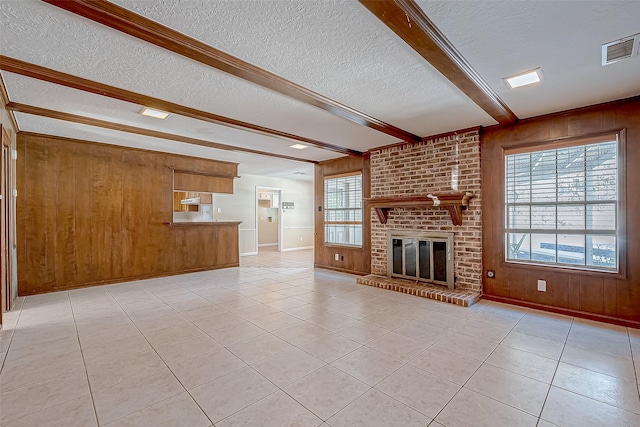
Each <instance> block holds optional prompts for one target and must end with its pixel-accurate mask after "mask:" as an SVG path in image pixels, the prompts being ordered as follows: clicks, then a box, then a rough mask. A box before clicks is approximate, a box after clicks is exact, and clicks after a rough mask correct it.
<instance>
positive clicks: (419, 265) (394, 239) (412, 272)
mask: <svg viewBox="0 0 640 427" xmlns="http://www.w3.org/2000/svg"><path fill="white" fill-rule="evenodd" d="M387 254H388V255H387V258H388V260H387V267H388V276H389V277H400V278H403V279H409V280H419V281H423V282H428V283H435V284H438V285H445V286H447V287H448V288H449V289H453V288H454V287H455V278H454V270H453V233H444V232H429V233H418V234H417V233H413V232H404V231H392V232H390V233H389V246H388V251H387Z"/></svg>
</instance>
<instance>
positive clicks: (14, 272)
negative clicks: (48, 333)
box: [0, 80, 18, 299]
mask: <svg viewBox="0 0 640 427" xmlns="http://www.w3.org/2000/svg"><path fill="white" fill-rule="evenodd" d="M0 84H4V83H3V82H2V81H1V80H0ZM2 98H4V97H2ZM0 123H1V124H2V127H3V128H4V129H6V130H7V131H8V134H9V139H10V140H11V150H15V149H16V129H15V127H14V125H13V122H12V121H11V119H10V118H9V113H8V112H7V110H6V109H5V104H4V99H3V100H2V101H1V102H0ZM0 138H2V136H1V135H0ZM0 143H1V139H0ZM9 173H10V175H11V176H10V179H9V186H10V189H11V190H10V193H13V191H14V190H15V188H16V161H15V160H11V170H10V172H9ZM8 200H9V204H10V206H9V209H10V211H11V212H10V218H9V220H10V223H9V246H10V248H9V252H10V253H9V256H10V259H9V262H10V263H11V283H12V289H11V292H12V293H13V295H12V297H13V298H14V299H15V298H17V297H18V255H17V251H16V241H17V239H16V222H15V218H16V198H15V197H13V196H12V195H10V196H9V197H8Z"/></svg>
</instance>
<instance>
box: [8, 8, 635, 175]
mask: <svg viewBox="0 0 640 427" xmlns="http://www.w3.org/2000/svg"><path fill="white" fill-rule="evenodd" d="M416 1H417V3H418V4H419V6H420V7H421V8H422V9H423V10H424V11H425V13H426V14H427V16H428V17H429V18H430V19H431V20H432V21H433V22H434V23H435V24H436V25H437V26H438V28H439V29H440V31H441V32H442V33H444V34H445V36H446V37H447V38H448V39H449V40H450V41H451V42H452V44H453V45H454V46H455V47H456V48H457V49H458V50H459V51H460V53H461V54H462V55H463V56H464V57H465V58H466V59H467V61H468V62H469V63H470V64H471V65H472V66H473V67H474V68H475V69H476V70H477V71H478V73H479V74H480V75H481V76H482V77H483V78H484V79H485V80H486V82H487V83H488V84H489V85H490V86H491V87H492V88H493V90H494V91H496V92H497V93H498V95H499V96H500V97H501V98H502V99H503V101H505V103H506V104H507V105H508V106H509V107H510V108H511V109H512V110H513V111H514V112H515V114H516V115H518V116H519V117H520V118H526V117H531V116H535V115H540V114H546V113H551V112H555V111H559V110H564V109H569V108H576V107H581V106H585V105H591V104H596V103H600V102H606V101H610V100H614V99H620V98H625V97H630V96H636V95H640V78H638V77H637V76H638V75H640V57H634V58H631V59H629V60H625V61H621V62H619V63H617V64H613V65H609V66H606V67H601V66H600V46H601V45H602V44H603V43H606V42H610V41H613V40H616V39H618V38H621V37H624V36H628V35H631V34H634V33H638V32H640V24H638V20H637V18H638V16H640V1H634V0H629V1H624V2H614V1H579V2H575V1H536V2H522V1H503V2H496V1H431V0H429V1H427V0H416ZM112 2H113V3H116V4H118V5H120V6H122V7H125V8H127V9H129V10H131V11H133V12H136V13H138V14H141V15H143V16H145V17H147V18H149V19H152V20H154V21H157V22H159V23H161V24H163V25H166V26H169V27H171V28H173V29H175V30H177V31H180V32H182V33H184V34H186V35H188V36H190V37H193V38H196V39H198V40H200V41H202V42H204V43H207V44H209V45H211V46H213V47H215V48H217V49H220V50H222V51H225V52H227V53H229V54H231V55H234V56H236V57H238V58H240V59H242V60H244V61H247V62H249V63H251V64H254V65H256V66H259V67H262V68H264V69H266V70H268V71H270V72H272V73H275V74H277V75H280V76H282V77H284V78H286V79H289V80H291V81H293V82H294V83H297V84H299V85H301V86H304V87H307V88H309V89H311V90H313V91H315V92H318V93H320V94H322V95H324V96H327V97H329V98H332V99H334V100H336V101H338V102H341V103H343V104H346V105H347V106H349V107H352V108H355V109H358V110H360V111H362V112H364V113H366V114H368V115H371V116H373V117H376V118H378V119H380V120H383V121H385V122H387V123H390V124H392V125H395V126H397V127H400V128H402V129H404V130H406V131H409V132H412V133H414V134H417V135H420V136H427V135H433V134H438V133H443V132H448V131H454V130H458V129H463V128H467V127H471V126H480V125H482V126H487V125H492V124H495V123H496V122H495V121H494V120H493V119H492V118H491V117H490V116H489V115H488V114H487V113H485V112H484V111H483V110H481V109H480V108H479V107H478V106H477V105H475V104H474V103H473V102H472V101H471V100H469V99H468V98H467V97H465V96H464V95H463V94H462V92H460V91H459V90H458V89H457V88H456V87H455V86H454V85H453V84H452V83H451V82H449V81H448V80H446V79H445V78H444V77H443V76H442V75H440V74H439V73H438V72H436V71H435V69H434V68H433V67H432V66H431V65H430V64H429V63H428V62H427V61H426V60H424V59H423V58H422V57H420V56H419V55H418V54H417V53H416V52H414V51H413V50H412V49H411V48H410V47H409V46H408V45H407V44H406V43H405V42H404V41H402V40H401V39H400V38H399V37H398V36H396V35H395V34H394V33H393V32H392V31H391V30H390V29H388V28H387V27H386V26H385V25H384V24H383V23H382V22H380V21H379V20H378V19H377V18H376V17H375V16H374V15H373V14H371V13H370V12H369V11H368V10H366V9H365V8H364V7H363V6H362V5H361V4H359V3H358V2H357V1H355V0H346V1H337V0H293V1H279V0H275V1H249V0H230V1H220V0H165V1H152V0H145V1H142V0H112ZM0 34H1V35H2V40H1V41H0V53H1V54H2V55H5V56H8V57H12V58H15V59H20V60H24V61H27V62H30V63H33V64H37V65H41V66H45V67H48V68H52V69H54V70H58V71H62V72H65V73H69V74H72V75H75V76H78V77H83V78H87V79H91V80H94V81H97V82H99V83H103V84H108V85H112V86H116V87H120V88H123V89H126V90H130V91H133V92H137V93H140V94H144V95H148V96H152V97H155V98H160V99H163V100H166V101H170V102H175V103H178V104H182V105H186V106H189V107H192V108H196V109H200V110H203V111H207V112H211V113H215V114H220V115H223V116H227V117H231V118H233V119H237V120H242V121H246V122H250V123H254V124H256V125H260V126H265V127H269V128H273V129H277V130H279V131H284V132H289V133H292V134H297V135H300V136H303V137H307V138H312V139H316V140H320V141H324V142H327V143H330V144H335V145H340V146H343V147H347V148H350V149H354V150H358V151H366V150H368V149H371V148H374V147H379V146H381V145H387V144H391V143H394V142H398V140H397V139H396V138H394V137H391V136H389V135H386V134H383V133H380V132H377V131H374V130H372V129H369V128H367V127H364V126H360V125H358V124H356V123H353V122H350V121H347V120H344V119H341V118H338V117H336V116H334V115H332V114H330V113H329V112H326V111H323V110H320V109H318V108H315V107H312V106H309V105H307V104H304V103H302V102H299V101H296V100H293V99H291V98H288V97H286V96H284V95H281V94H278V93H276V92H273V91H270V90H268V89H265V88H262V87H260V86H257V85H255V84H252V83H249V82H247V81H244V80H242V79H240V78H237V77H234V76H231V75H228V74H225V73H222V72H220V71H217V70H215V69H213V68H211V67H208V66H205V65H203V64H200V63H198V62H195V61H192V60H190V59H186V58H184V57H182V56H179V55H177V54H175V53H172V52H170V51H167V50H164V49H162V48H159V47H156V46H154V45H151V44H149V43H146V42H144V41H141V40H138V39H136V38H134V37H131V36H128V35H126V34H123V33H120V32H117V31H115V30H111V29H109V28H107V27H105V26H102V25H100V24H97V23H94V22H92V21H90V20H88V19H85V18H82V17H79V16H76V15H74V14H72V13H69V12H66V11H63V10H62V9H59V8H57V7H54V6H51V5H48V4H46V3H43V2H40V1H37V0H0ZM536 67H542V69H543V73H544V76H545V80H544V81H543V82H541V83H539V84H536V85H533V86H530V87H524V88H520V89H516V90H508V89H507V88H506V86H505V84H504V83H503V81H502V78H503V77H507V76H509V75H512V74H515V73H519V72H522V71H526V70H529V69H532V68H536ZM2 77H3V80H4V82H5V84H6V86H7V91H8V94H9V98H10V101H12V102H17V103H24V104H29V105H33V106H37V107H42V108H48V109H53V110H57V111H61V112H67V113H73V114H78V115H83V116H87V117H91V118H98V119H101V120H107V121H112V122H115V123H120V124H128V125H132V126H137V127H143V128H147V129H151V130H156V131H162V132H167V133H172V134H176V135H182V136H188V137H192V138H198V139H203V140H208V141H212V142H218V143H224V144H229V145H234V146H238V147H248V148H253V149H256V150H262V151H269V152H273V153H277V154H283V155H287V156H297V157H303V158H306V159H309V160H314V161H321V160H327V159H332V158H336V157H340V156H341V154H339V153H336V152H333V151H327V150H321V149H317V148H307V149H305V150H301V151H299V150H294V149H292V148H290V147H289V146H290V145H291V144H293V142H292V141H288V140H282V139H278V138H272V137H268V136H263V135H257V134H255V133H250V132H246V131H241V130H237V129H231V128H229V127H224V126H220V125H215V124H211V123H208V122H203V121H199V120H195V119H190V118H186V117H181V116H177V115H172V116H171V117H170V118H169V119H168V120H166V121H158V120H154V119H149V118H146V117H142V116H140V115H139V114H137V113H138V111H139V110H140V107H141V106H140V105H137V104H131V103H128V102H123V101H117V100H113V99H109V98H106V97H103V96H99V95H94V94H89V93H85V92H82V91H78V90H74V89H69V88H65V87H61V86H57V85H53V84H50V83H45V82H41V81H37V80H34V79H30V78H27V77H23V76H19V75H16V74H12V73H9V72H2ZM16 115H17V118H18V123H19V127H20V130H22V131H30V132H38V133H48V134H52V135H59V136H67V137H71V138H84V139H87V140H90V141H97V142H113V143H117V144H122V145H130V146H134V147H138V148H145V147H146V148H149V149H154V150H161V151H168V152H175V153H181V154H188V155H197V156H202V157H208V158H219V159H221V160H230V161H237V162H239V163H241V166H240V169H241V170H243V169H244V170H245V171H250V172H251V173H252V174H267V175H278V174H279V175H278V176H284V175H287V174H289V175H291V174H292V173H293V172H295V171H298V170H300V169H304V170H302V171H303V172H307V173H308V175H295V176H293V175H291V177H296V178H300V177H303V179H311V178H310V177H311V176H312V172H311V171H312V167H311V165H309V164H305V163H298V162H290V161H281V160H278V159H272V158H269V161H266V162H265V158H264V157H261V156H253V155H248V154H242V153H238V152H231V151H221V150H215V149H209V148H205V147H200V146H193V145H190V144H183V143H176V142H173V141H167V140H158V139H154V138H147V137H142V136H137V135H129V134H125V133H123V132H117V131H110V130H105V129H99V128H95V127H91V126H86V125H76V124H72V123H65V122H63V121H59V120H53V119H45V118H41V117H37V116H34V115H29V114H16Z"/></svg>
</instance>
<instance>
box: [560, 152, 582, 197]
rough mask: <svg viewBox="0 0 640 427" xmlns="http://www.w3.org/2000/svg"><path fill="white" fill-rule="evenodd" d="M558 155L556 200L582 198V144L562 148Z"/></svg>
mask: <svg viewBox="0 0 640 427" xmlns="http://www.w3.org/2000/svg"><path fill="white" fill-rule="evenodd" d="M557 155H558V201H559V202H574V201H582V200H584V195H585V187H584V186H585V180H584V176H585V175H584V173H585V172H584V168H585V156H584V146H580V147H570V148H562V149H559V150H557Z"/></svg>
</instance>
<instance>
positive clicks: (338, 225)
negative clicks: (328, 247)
mask: <svg viewBox="0 0 640 427" xmlns="http://www.w3.org/2000/svg"><path fill="white" fill-rule="evenodd" d="M324 242H325V243H329V244H331V243H333V244H338V245H350V246H362V174H361V173H357V174H349V175H340V176H333V177H327V178H325V180H324Z"/></svg>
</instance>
